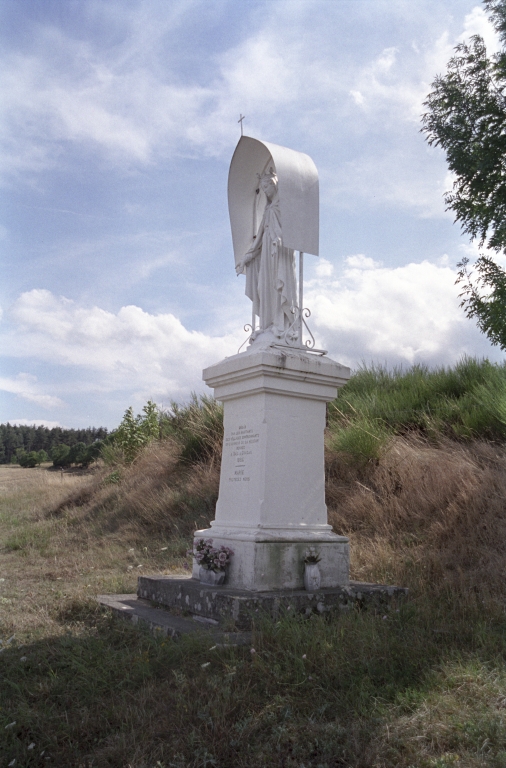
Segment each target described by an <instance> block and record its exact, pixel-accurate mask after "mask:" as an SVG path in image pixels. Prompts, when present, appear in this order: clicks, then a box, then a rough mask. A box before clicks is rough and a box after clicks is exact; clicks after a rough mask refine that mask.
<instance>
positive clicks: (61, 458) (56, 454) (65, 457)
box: [51, 443, 71, 467]
mask: <svg viewBox="0 0 506 768" xmlns="http://www.w3.org/2000/svg"><path fill="white" fill-rule="evenodd" d="M51 459H52V460H53V466H54V467H69V466H70V464H71V461H70V448H69V447H68V445H64V444H63V443H61V444H60V445H55V447H54V448H53V449H52V450H51Z"/></svg>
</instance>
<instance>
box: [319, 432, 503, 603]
mask: <svg viewBox="0 0 506 768" xmlns="http://www.w3.org/2000/svg"><path fill="white" fill-rule="evenodd" d="M327 466H328V476H329V481H328V483H327V503H328V505H329V520H330V522H331V523H332V525H333V526H334V528H335V530H337V531H339V532H340V533H345V534H346V535H349V536H350V538H351V541H352V550H351V551H352V569H353V575H354V578H356V579H359V580H363V581H371V580H381V581H383V582H387V583H388V582H390V583H392V582H394V583H399V584H404V585H406V586H409V587H410V589H411V590H412V592H413V593H414V594H415V595H419V594H423V593H425V594H427V593H430V594H432V595H433V596H434V598H437V597H438V596H440V592H441V591H446V590H448V589H450V590H451V591H452V593H454V594H455V595H456V594H458V593H461V594H463V595H466V596H468V597H469V596H470V595H479V596H480V597H482V598H484V597H487V596H490V595H493V596H494V597H496V598H499V597H500V598H501V599H503V598H504V596H505V594H506V582H505V579H504V575H505V568H506V515H505V502H506V454H505V451H504V448H503V447H502V446H499V445H494V444H492V443H486V442H479V441H476V442H473V443H469V444H460V443H457V442H452V441H450V440H443V439H441V440H440V442H439V443H438V444H437V445H435V444H434V443H430V442H429V441H427V440H424V439H422V438H421V437H419V436H418V437H417V436H411V437H408V438H400V437H397V438H395V439H393V440H392V441H391V443H390V445H389V448H388V449H387V450H386V452H385V454H384V455H383V456H382V458H381V460H380V461H379V462H370V463H369V464H368V465H367V466H366V467H356V466H352V467H350V466H349V465H347V464H346V463H345V462H344V461H343V460H342V458H341V457H339V455H336V454H333V455H329V456H328V462H327Z"/></svg>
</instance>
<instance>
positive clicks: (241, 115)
mask: <svg viewBox="0 0 506 768" xmlns="http://www.w3.org/2000/svg"><path fill="white" fill-rule="evenodd" d="M245 117H246V115H243V114H242V113H241V112H239V120H238V121H237V122H238V123H240V124H241V136H242V135H243V132H242V121H243V120H244V118H245Z"/></svg>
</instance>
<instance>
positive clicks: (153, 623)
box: [97, 594, 251, 645]
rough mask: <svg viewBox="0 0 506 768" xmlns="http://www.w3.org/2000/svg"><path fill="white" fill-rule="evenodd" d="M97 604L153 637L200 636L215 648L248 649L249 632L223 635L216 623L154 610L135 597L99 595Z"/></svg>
mask: <svg viewBox="0 0 506 768" xmlns="http://www.w3.org/2000/svg"><path fill="white" fill-rule="evenodd" d="M97 601H98V602H99V603H100V605H103V606H104V608H108V609H109V610H110V611H112V612H113V613H114V614H115V615H116V616H119V617H120V618H122V619H128V620H130V621H131V622H132V623H133V624H137V625H139V626H142V627H145V628H146V629H149V630H150V631H151V632H152V633H153V634H155V635H161V636H162V637H173V638H175V639H177V638H178V637H181V636H182V635H188V634H195V633H197V632H198V633H200V634H201V635H203V636H204V637H208V638H209V640H210V641H211V642H212V643H213V644H214V645H247V644H249V643H251V632H226V631H224V629H223V628H221V627H219V626H218V622H215V621H212V620H211V619H203V618H202V617H200V616H192V617H190V618H187V617H186V618H185V617H183V616H177V615H174V613H170V611H168V610H165V609H163V608H155V607H154V606H153V605H151V603H150V602H149V601H147V600H143V599H142V598H140V597H137V595H135V594H133V595H98V597H97Z"/></svg>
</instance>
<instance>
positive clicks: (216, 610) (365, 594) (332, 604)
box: [137, 576, 408, 631]
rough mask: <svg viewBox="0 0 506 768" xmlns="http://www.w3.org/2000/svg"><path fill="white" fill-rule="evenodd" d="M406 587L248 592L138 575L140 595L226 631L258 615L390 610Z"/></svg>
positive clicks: (244, 626) (351, 586)
mask: <svg viewBox="0 0 506 768" xmlns="http://www.w3.org/2000/svg"><path fill="white" fill-rule="evenodd" d="M407 592H408V590H407V589H406V588H405V587H395V586H386V585H383V584H365V583H361V582H350V583H349V584H348V585H346V586H343V587H334V588H331V589H320V590H318V592H314V593H312V592H306V591H305V590H278V591H273V592H251V591H247V590H243V589H234V588H230V587H227V586H224V587H215V586H209V585H207V584H201V583H200V582H199V581H197V580H196V579H193V578H191V577H186V578H181V577H173V576H140V577H139V580H138V589H137V594H138V597H139V598H141V599H143V600H148V601H150V602H152V603H156V604H158V605H162V606H164V607H165V608H167V609H169V610H176V611H178V612H183V613H186V614H189V615H194V616H200V617H203V618H206V619H210V620H212V621H216V622H218V624H219V626H220V627H222V628H223V629H227V630H232V629H236V630H241V631H244V630H249V629H251V626H252V623H253V622H254V621H255V618H259V616H261V615H267V616H270V617H271V618H273V619H277V618H278V617H279V616H281V615H283V614H286V613H288V614H289V613H293V614H295V613H301V614H303V615H307V616H309V615H310V614H312V613H317V614H338V613H339V612H340V611H346V610H349V609H350V608H351V607H352V606H354V605H355V606H357V607H360V608H370V609H371V610H375V611H382V612H388V610H390V609H391V607H392V605H395V604H396V603H397V601H398V600H399V599H402V598H404V597H405V596H406V595H407Z"/></svg>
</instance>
